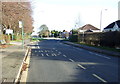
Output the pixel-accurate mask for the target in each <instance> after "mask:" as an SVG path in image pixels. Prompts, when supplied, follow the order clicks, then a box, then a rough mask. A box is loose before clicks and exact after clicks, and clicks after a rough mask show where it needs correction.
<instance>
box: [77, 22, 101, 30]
mask: <svg viewBox="0 0 120 84" xmlns="http://www.w3.org/2000/svg"><path fill="white" fill-rule="evenodd" d="M78 31H79V32H100V29H98V28H96V27H94V26H92V25H91V24H86V25H84V26H83V27H81V28H79V29H78Z"/></svg>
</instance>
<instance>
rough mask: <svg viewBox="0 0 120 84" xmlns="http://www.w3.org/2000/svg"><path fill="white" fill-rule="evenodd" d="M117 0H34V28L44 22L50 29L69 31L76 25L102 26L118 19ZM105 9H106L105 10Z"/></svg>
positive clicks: (36, 28)
mask: <svg viewBox="0 0 120 84" xmlns="http://www.w3.org/2000/svg"><path fill="white" fill-rule="evenodd" d="M118 1H119V0H34V1H33V2H32V5H33V18H34V27H35V30H38V28H39V27H40V26H41V25H42V24H46V25H47V26H48V28H49V29H50V30H53V29H55V30H58V31H63V30H64V29H65V30H67V31H69V30H71V29H74V28H75V24H76V23H78V26H79V27H81V26H84V25H85V24H92V25H93V26H95V27H97V28H100V14H101V11H102V28H104V27H106V26H107V25H108V24H110V23H111V22H113V21H116V20H117V19H118ZM105 9H107V10H105Z"/></svg>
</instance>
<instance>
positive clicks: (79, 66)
mask: <svg viewBox="0 0 120 84" xmlns="http://www.w3.org/2000/svg"><path fill="white" fill-rule="evenodd" d="M77 65H78V66H79V67H81V68H82V69H86V68H85V67H83V66H82V65H80V64H77Z"/></svg>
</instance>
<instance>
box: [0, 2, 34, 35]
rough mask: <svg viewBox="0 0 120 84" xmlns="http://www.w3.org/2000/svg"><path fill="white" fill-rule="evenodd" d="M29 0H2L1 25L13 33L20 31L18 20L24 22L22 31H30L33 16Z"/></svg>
mask: <svg viewBox="0 0 120 84" xmlns="http://www.w3.org/2000/svg"><path fill="white" fill-rule="evenodd" d="M31 13H32V9H31V4H30V2H2V25H3V28H8V27H9V28H10V29H13V30H14V33H20V32H21V29H19V26H18V25H19V24H18V22H19V21H20V20H22V21H23V22H24V32H25V33H31V32H32V30H33V27H32V24H33V18H32V16H31Z"/></svg>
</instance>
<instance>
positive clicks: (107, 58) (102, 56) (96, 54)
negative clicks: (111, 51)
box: [95, 54, 110, 59]
mask: <svg viewBox="0 0 120 84" xmlns="http://www.w3.org/2000/svg"><path fill="white" fill-rule="evenodd" d="M95 55H97V56H99V57H104V58H107V59H110V58H109V57H106V56H102V55H99V54H95Z"/></svg>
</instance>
